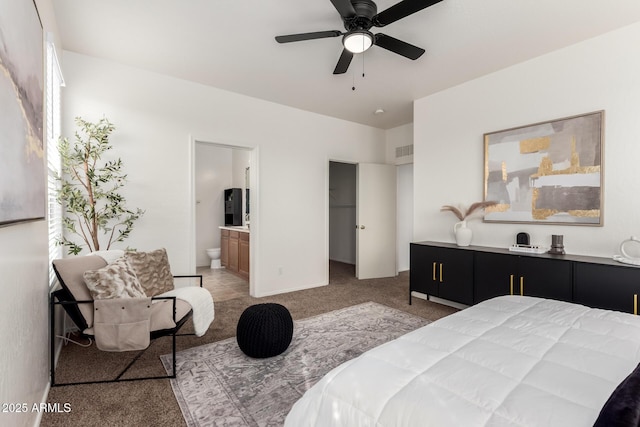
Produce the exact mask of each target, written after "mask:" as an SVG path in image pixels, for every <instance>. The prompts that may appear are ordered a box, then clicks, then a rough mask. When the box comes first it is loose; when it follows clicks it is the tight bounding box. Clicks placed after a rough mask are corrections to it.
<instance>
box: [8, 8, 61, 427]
mask: <svg viewBox="0 0 640 427" xmlns="http://www.w3.org/2000/svg"><path fill="white" fill-rule="evenodd" d="M37 3H38V12H39V14H40V18H41V20H42V23H43V27H44V31H45V32H46V31H55V20H54V17H53V10H52V8H51V5H50V3H49V2H43V1H38V2H37ZM44 90H46V88H45V89H44ZM3 160H4V159H3V158H2V157H1V156H0V167H3V166H2V162H3ZM43 167H44V164H43ZM47 236H48V227H47V223H46V222H45V221H36V222H30V223H23V224H16V225H11V226H7V227H0V277H1V278H2V279H1V280H0V288H1V289H2V298H0V325H2V326H1V327H0V343H2V344H1V345H0V402H1V403H2V404H10V403H26V404H27V406H28V411H27V412H22V413H19V412H0V425H3V426H15V427H18V426H32V425H34V424H36V423H37V422H38V420H39V419H40V415H39V414H38V413H37V412H32V411H31V408H32V405H33V404H34V403H35V404H39V403H40V402H43V401H45V400H46V393H47V391H48V380H49V350H48V349H49V330H48V302H49V283H48V282H49V279H48V277H49V276H48V264H49V261H48V245H47V243H48V240H47Z"/></svg>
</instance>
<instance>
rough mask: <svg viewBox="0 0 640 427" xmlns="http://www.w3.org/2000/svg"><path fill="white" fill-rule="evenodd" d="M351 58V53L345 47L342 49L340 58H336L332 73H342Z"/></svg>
mask: <svg viewBox="0 0 640 427" xmlns="http://www.w3.org/2000/svg"><path fill="white" fill-rule="evenodd" d="M352 59H353V53H351V52H349V51H348V50H347V49H342V55H340V59H338V63H337V64H336V69H335V70H333V74H344V73H346V72H347V70H348V69H349V64H351V60H352Z"/></svg>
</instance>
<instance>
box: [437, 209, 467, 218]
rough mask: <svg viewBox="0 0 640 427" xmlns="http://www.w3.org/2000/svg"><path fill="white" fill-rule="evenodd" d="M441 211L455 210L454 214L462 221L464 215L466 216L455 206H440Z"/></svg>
mask: <svg viewBox="0 0 640 427" xmlns="http://www.w3.org/2000/svg"><path fill="white" fill-rule="evenodd" d="M440 211H441V212H446V211H449V212H453V214H454V215H455V216H457V217H458V219H459V220H460V221H462V220H463V219H464V217H465V215H464V214H463V213H462V212H461V211H460V209H458V208H456V207H455V206H450V205H445V206H443V207H441V208H440Z"/></svg>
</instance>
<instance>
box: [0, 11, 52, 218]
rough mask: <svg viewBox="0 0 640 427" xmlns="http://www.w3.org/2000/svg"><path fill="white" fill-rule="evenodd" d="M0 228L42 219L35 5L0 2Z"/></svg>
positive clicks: (39, 67) (41, 70) (41, 136)
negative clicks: (0, 11)
mask: <svg viewBox="0 0 640 427" xmlns="http://www.w3.org/2000/svg"><path fill="white" fill-rule="evenodd" d="M0 10H2V13H1V14H0V226H5V225H9V224H13V223H17V222H24V221H34V220H39V219H43V218H44V217H45V214H46V179H45V163H44V156H45V155H44V132H43V126H44V110H43V102H44V99H43V87H44V78H43V75H44V66H43V53H42V24H41V22H40V17H39V15H38V10H37V8H36V5H35V3H34V2H32V1H25V0H0Z"/></svg>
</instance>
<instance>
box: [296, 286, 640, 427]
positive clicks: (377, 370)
mask: <svg viewBox="0 0 640 427" xmlns="http://www.w3.org/2000/svg"><path fill="white" fill-rule="evenodd" d="M639 362H640V317H638V316H633V315H631V314H626V313H619V312H615V311H608V310H599V309H592V308H588V307H585V306H581V305H577V304H571V303H567V302H561V301H554V300H547V299H541V298H533V297H524V296H504V297H498V298H494V299H491V300H488V301H484V302H482V303H480V304H477V305H474V306H472V307H469V308H467V309H465V310H462V311H460V312H457V313H455V314H453V315H450V316H447V317H445V318H442V319H440V320H438V321H436V322H433V323H431V324H429V325H427V326H425V327H422V328H420V329H417V330H415V331H413V332H411V333H408V334H406V335H404V336H402V337H400V338H398V339H396V340H394V341H391V342H389V343H386V344H384V345H382V346H379V347H377V348H374V349H372V350H370V351H368V352H366V353H364V354H363V355H361V356H360V357H358V358H355V359H353V360H351V361H349V362H346V363H344V364H342V365H340V366H339V367H337V368H335V369H333V370H332V371H331V372H329V373H328V374H327V375H326V376H325V377H324V378H323V379H322V380H320V381H319V382H318V383H317V384H315V385H314V386H313V387H311V388H310V389H309V390H308V391H307V392H306V393H305V394H304V395H303V396H302V398H301V399H300V400H298V401H297V402H296V403H295V405H294V406H293V408H292V409H291V411H290V412H289V414H288V416H287V419H286V422H285V426H290V427H300V426H349V427H355V426H389V427H391V426H393V427H396V426H420V427H423V426H438V427H443V426H465V427H466V426H562V427H567V426H592V425H594V423H595V422H596V420H597V421H598V423H601V424H602V425H612V418H613V417H619V416H623V417H628V418H630V419H631V421H630V423H634V422H635V424H633V425H638V410H637V409H636V408H629V406H630V405H631V404H630V403H629V399H631V400H638V399H640V388H639V384H640V379H639V378H640V369H638V372H636V367H637V366H638V363H639ZM635 403H637V402H634V403H632V405H635ZM605 404H606V405H605ZM639 407H640V405H639ZM601 411H602V414H601ZM634 411H635V412H634ZM634 417H635V418H634ZM618 425H627V424H618ZM628 425H631V424H628Z"/></svg>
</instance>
